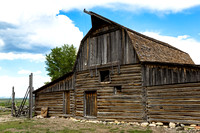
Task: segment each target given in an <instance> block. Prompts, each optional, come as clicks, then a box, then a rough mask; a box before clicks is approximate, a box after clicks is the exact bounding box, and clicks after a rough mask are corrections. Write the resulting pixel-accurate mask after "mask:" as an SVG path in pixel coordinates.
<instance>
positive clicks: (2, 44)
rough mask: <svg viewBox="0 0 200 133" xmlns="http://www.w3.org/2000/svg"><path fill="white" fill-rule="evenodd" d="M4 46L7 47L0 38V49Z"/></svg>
mask: <svg viewBox="0 0 200 133" xmlns="http://www.w3.org/2000/svg"><path fill="white" fill-rule="evenodd" d="M4 45H5V43H4V41H3V40H2V39H1V38H0V47H2V46H4Z"/></svg>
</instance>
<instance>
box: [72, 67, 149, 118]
mask: <svg viewBox="0 0 200 133" xmlns="http://www.w3.org/2000/svg"><path fill="white" fill-rule="evenodd" d="M101 70H109V71H110V82H100V77H99V76H100V75H99V74H100V73H99V71H101ZM141 76H142V75H141V65H140V64H136V65H126V66H121V68H120V72H119V68H118V66H114V67H107V68H97V69H92V70H90V71H89V70H88V71H83V72H79V73H77V76H76V117H81V118H86V117H85V109H84V108H85V98H84V95H85V91H96V93H97V116H96V118H97V119H99V120H107V119H112V120H114V119H117V120H120V121H121V120H124V121H137V122H141V121H145V119H146V115H145V106H146V105H145V103H146V102H145V99H143V94H144V93H143V89H142V77H141ZM115 86H121V91H120V92H117V93H114V88H115Z"/></svg>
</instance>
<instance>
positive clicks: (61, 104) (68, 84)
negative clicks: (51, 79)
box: [35, 76, 75, 116]
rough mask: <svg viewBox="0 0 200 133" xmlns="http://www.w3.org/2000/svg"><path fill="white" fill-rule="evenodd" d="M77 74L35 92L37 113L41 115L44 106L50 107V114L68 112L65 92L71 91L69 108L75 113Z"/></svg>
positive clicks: (71, 112)
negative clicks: (75, 82)
mask: <svg viewBox="0 0 200 133" xmlns="http://www.w3.org/2000/svg"><path fill="white" fill-rule="evenodd" d="M74 81H75V76H69V77H66V78H65V79H63V80H61V81H58V82H56V83H54V84H53V85H51V86H48V87H46V88H44V89H42V90H40V91H38V92H37V93H36V94H35V113H36V115H40V113H41V108H42V107H48V108H49V111H48V115H49V116H58V115H59V116H60V115H63V114H66V101H65V99H66V97H65V92H66V91H67V92H69V96H70V99H69V103H70V104H69V105H70V107H69V109H70V113H68V114H71V115H74V109H75V99H74V97H75V93H74Z"/></svg>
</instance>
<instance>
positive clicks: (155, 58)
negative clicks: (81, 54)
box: [83, 10, 194, 65]
mask: <svg viewBox="0 0 200 133" xmlns="http://www.w3.org/2000/svg"><path fill="white" fill-rule="evenodd" d="M84 12H85V13H87V14H89V15H91V18H92V25H93V26H95V27H96V25H97V24H100V23H99V22H97V21H101V23H102V21H104V23H107V24H110V25H116V26H118V27H120V28H121V29H124V30H125V31H127V34H128V35H129V37H130V39H131V42H132V44H133V46H134V49H135V51H136V53H137V55H138V58H139V60H140V61H141V62H162V63H178V64H193V65H194V62H193V60H192V59H191V57H190V56H189V54H188V53H186V52H183V51H181V50H180V49H178V48H175V47H173V46H171V45H170V44H168V43H165V42H162V41H159V40H157V39H154V38H151V37H148V36H146V35H143V34H141V33H139V32H136V31H134V30H131V29H129V28H127V27H124V26H122V25H120V24H118V23H116V22H114V21H111V20H109V19H107V18H105V17H103V16H101V15H99V14H96V13H94V12H91V11H89V12H88V11H86V10H84ZM95 18H96V19H95ZM88 34H89V33H88ZM86 37H87V35H86V36H85V38H86ZM83 40H84V39H83Z"/></svg>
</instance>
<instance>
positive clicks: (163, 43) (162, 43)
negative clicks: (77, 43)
mask: <svg viewBox="0 0 200 133" xmlns="http://www.w3.org/2000/svg"><path fill="white" fill-rule="evenodd" d="M83 11H84V12H85V13H87V14H89V15H90V16H95V17H97V18H99V19H102V20H104V21H106V22H108V23H110V24H114V25H117V26H119V27H121V28H123V29H125V30H128V31H130V32H132V33H134V34H136V35H139V36H141V37H144V38H146V39H149V40H151V41H154V42H156V43H159V44H161V45H163V46H166V47H169V48H172V49H175V50H178V51H180V52H183V53H186V52H184V51H182V50H180V49H178V48H176V47H173V46H171V45H170V44H168V43H165V42H162V41H159V40H157V39H154V38H151V37H148V36H146V35H144V34H141V33H139V32H136V31H134V30H132V29H130V28H127V27H125V26H123V25H120V24H118V23H116V22H114V21H112V20H110V19H108V18H105V17H103V16H101V15H99V14H96V13H94V12H92V11H87V10H86V9H84V10H83ZM88 33H89V32H88ZM88 33H87V34H86V36H85V37H84V38H83V39H82V41H83V40H85V38H86V37H87V36H88ZM82 41H81V42H82Z"/></svg>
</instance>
